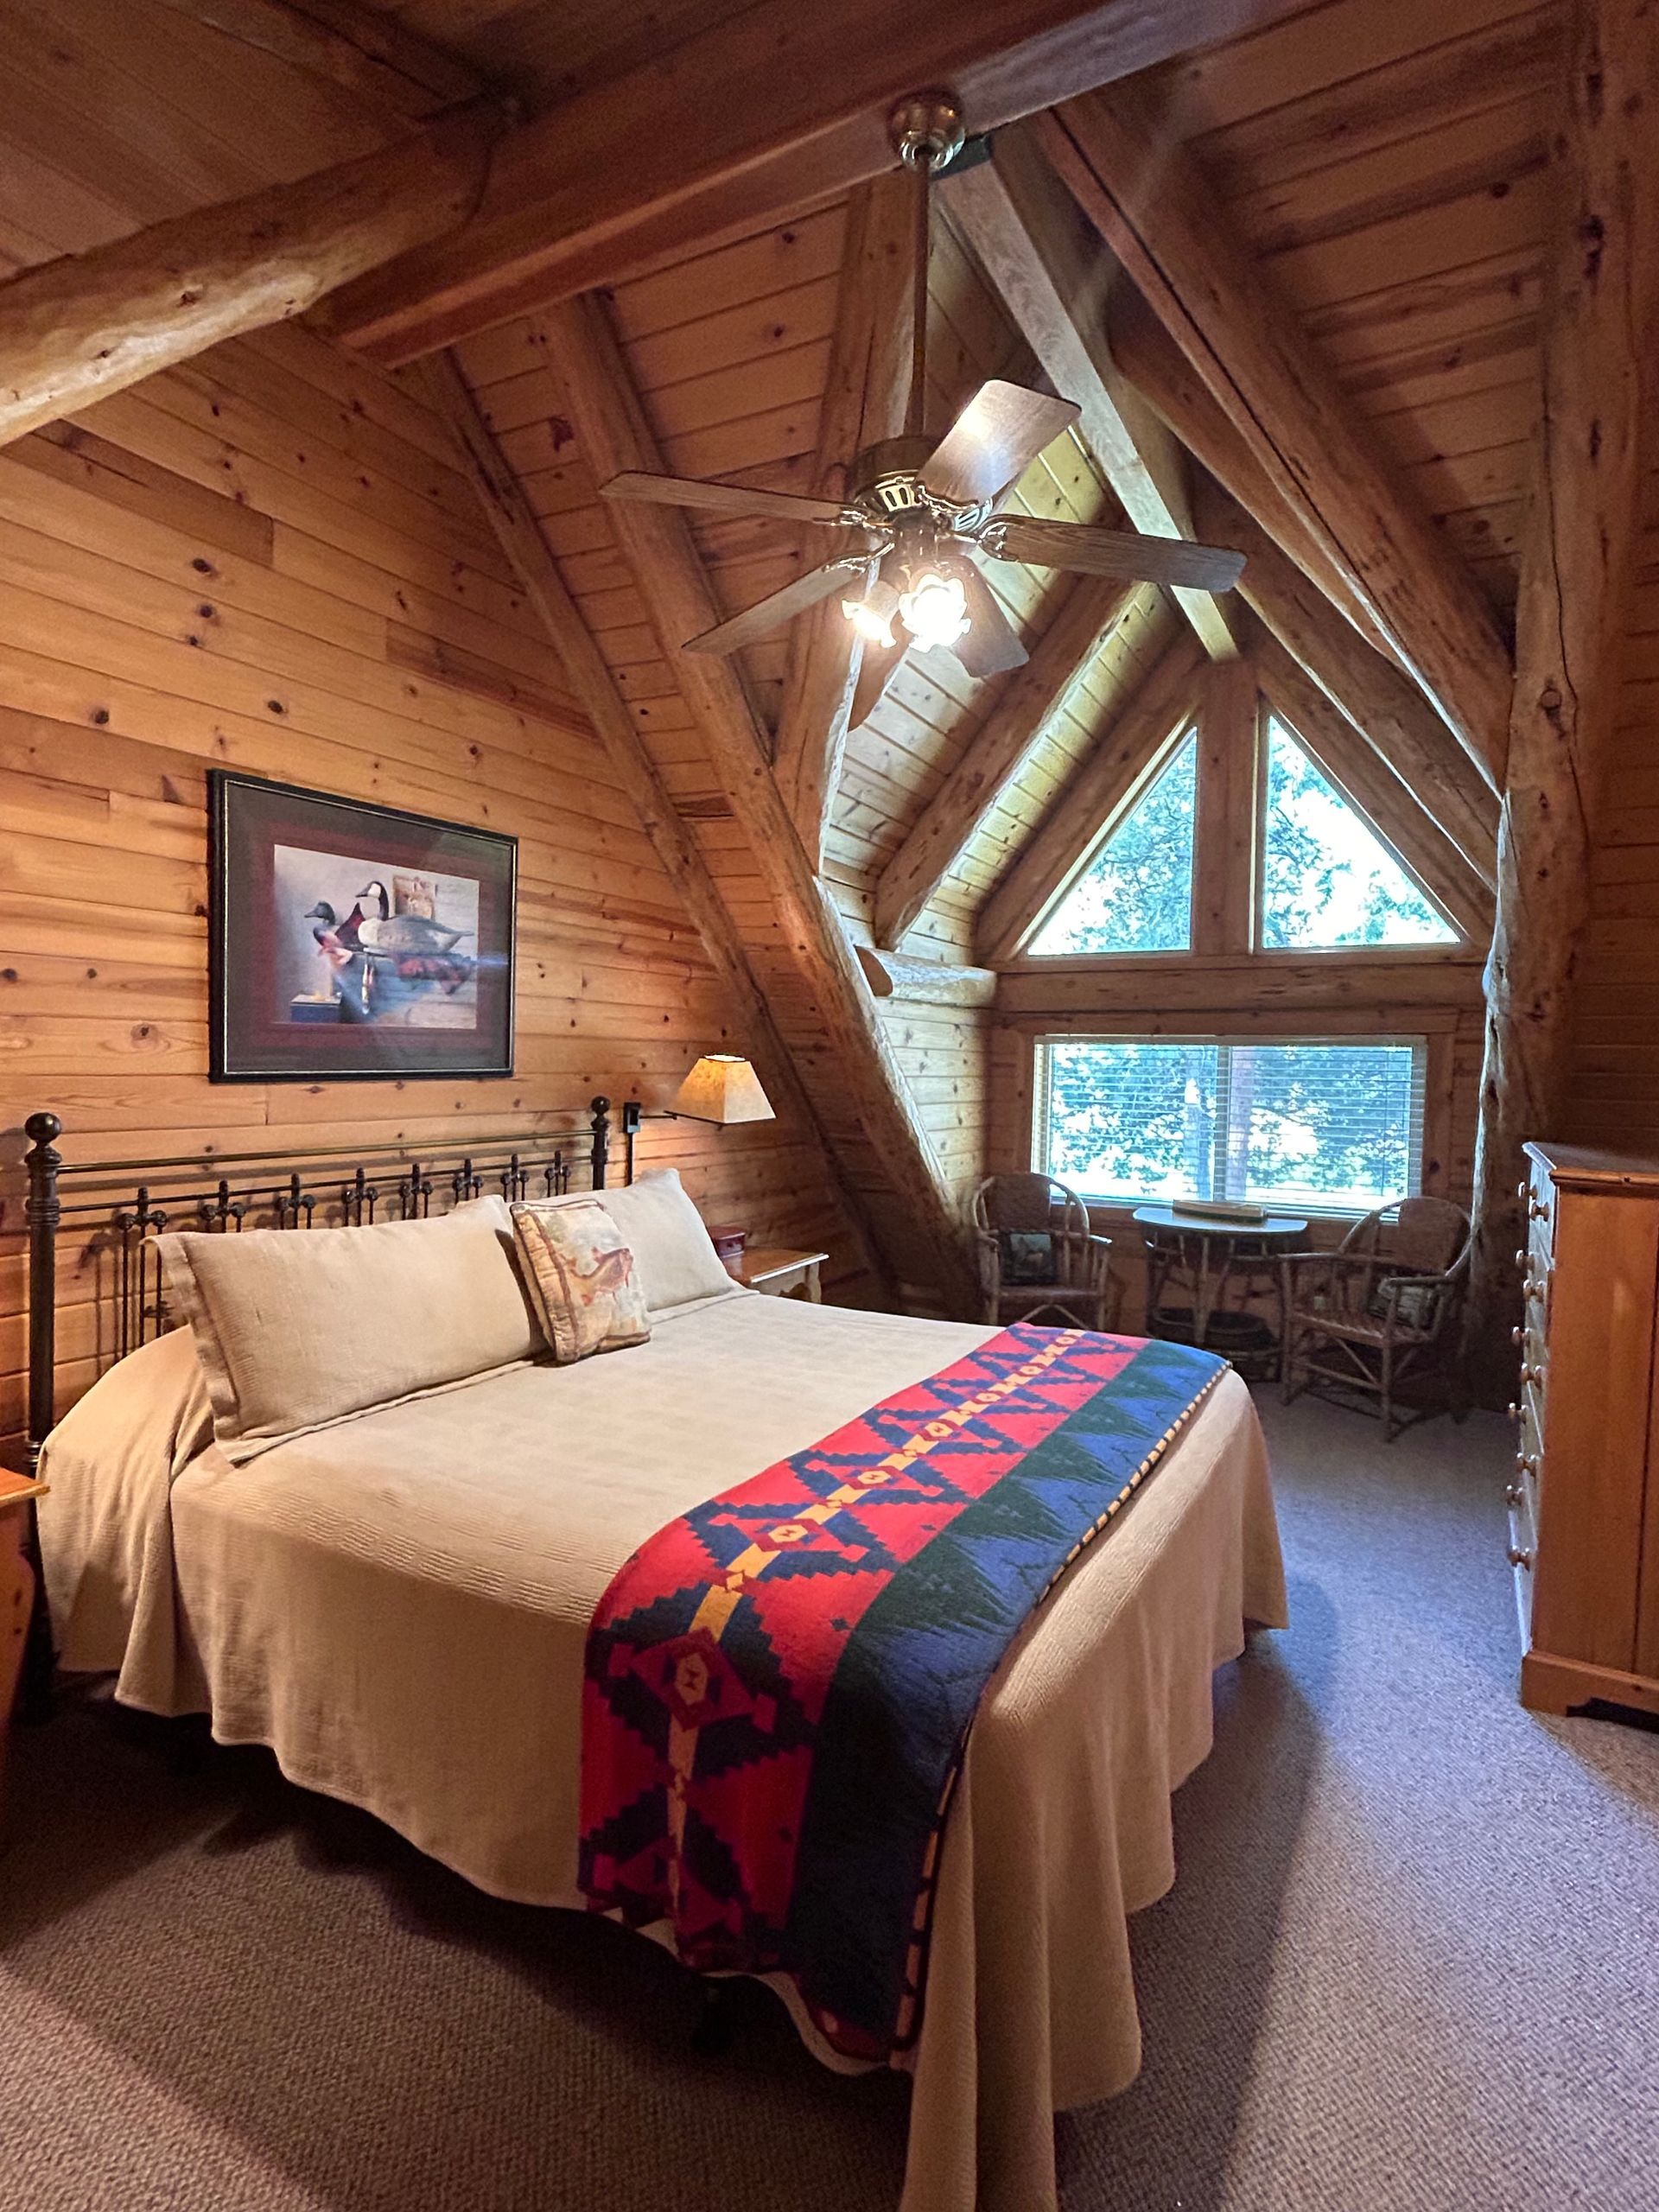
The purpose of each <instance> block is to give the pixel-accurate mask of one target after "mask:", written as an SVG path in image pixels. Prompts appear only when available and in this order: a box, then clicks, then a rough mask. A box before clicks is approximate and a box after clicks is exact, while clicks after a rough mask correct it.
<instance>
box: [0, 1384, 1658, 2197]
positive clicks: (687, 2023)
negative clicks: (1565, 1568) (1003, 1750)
mask: <svg viewBox="0 0 1659 2212" xmlns="http://www.w3.org/2000/svg"><path fill="white" fill-rule="evenodd" d="M1262 1411H1263V1414H1264V1417H1265V1419H1266V1420H1267V1421H1268V1426H1269V1430H1270V1433H1271V1437H1272V1441H1273V1446H1274V1464H1275V1467H1276V1470H1277V1477H1278V1482H1279V1489H1280V1497H1281V1511H1282V1515H1283V1522H1284V1529H1285V1535H1286V1540H1287V1551H1288V1554H1289V1558H1290V1562H1291V1567H1292V1572H1293V1578H1294V1580H1293V1591H1292V1605H1293V1608H1294V1628H1293V1630H1291V1632H1290V1634H1289V1635H1288V1636H1287V1637H1279V1638H1272V1639H1268V1640H1266V1641H1265V1642H1264V1643H1263V1644H1262V1646H1261V1648H1260V1649H1257V1650H1256V1651H1255V1653H1254V1654H1253V1655H1252V1656H1250V1657H1249V1659H1247V1660H1246V1661H1245V1662H1243V1664H1242V1665H1241V1666H1240V1667H1238V1668H1236V1669H1228V1670H1226V1672H1225V1674H1224V1675H1223V1676H1222V1678H1221V1680H1220V1683H1219V1689H1218V1701H1219V1738H1218V1742H1217V1751H1216V1752H1215V1754H1214V1756H1213V1757H1212V1758H1211V1761H1210V1762H1209V1764H1208V1765H1207V1766H1206V1767H1205V1768H1204V1769H1203V1770H1201V1771H1200V1773H1199V1774H1198V1777H1196V1778H1195V1779H1194V1781H1193V1782H1192V1783H1189V1785H1188V1786H1187V1788H1186V1789H1185V1790H1184V1791H1183V1792H1182V1793H1181V1796H1180V1797H1179V1800H1178V1812H1179V1834H1180V1862H1181V1875H1180V1879H1179V1883H1178V1885H1177V1888H1176V1891H1175V1892H1174V1894H1173V1896H1172V1897H1169V1898H1168V1899H1166V1901H1165V1903H1164V1904H1161V1905H1160V1906H1158V1907H1157V1908H1156V1909H1155V1910H1154V1911H1152V1912H1150V1913H1148V1914H1147V1915H1145V1916H1143V1917H1142V1918H1141V1920H1140V1921H1138V1922H1137V1923H1136V1947H1135V1948H1136V1955H1137V1972H1138V1974H1139V1978H1140V1982H1141V1996H1142V2012H1143V2016H1144V2018H1145V2021H1146V2026H1147V2069H1146V2072H1145V2074H1144V2075H1143V2076H1142V2078H1141V2082H1139V2083H1138V2084H1137V2085H1136V2086H1135V2088H1134V2089H1133V2090H1132V2091H1131V2092H1130V2093H1129V2094H1128V2095H1127V2096H1126V2097H1123V2098H1122V2099H1120V2100H1118V2101H1116V2103H1114V2104H1111V2105H1107V2106H1102V2107H1098V2108H1096V2109H1095V2110H1092V2111H1090V2112H1088V2113H1082V2114H1077V2115H1074V2116H1071V2117H1070V2118H1068V2119H1067V2120H1065V2121H1063V2122H1062V2125H1061V2133H1060V2151H1061V2171H1062V2174H1063V2177H1064V2187H1065V2206H1066V2212H1109V2208H1110V2212H1120V2209H1121V2212H1128V2208H1135V2212H1357V2208H1368V2209H1369V2208H1372V2207H1376V2208H1378V2209H1379V2212H1382V2208H1389V2212H1394V2209H1395V2208H1401V2209H1402V2212H1418V2208H1423V2209H1424V2212H1485V2208H1488V2207H1490V2208H1493V2212H1497V2208H1500V2207H1502V2208H1503V2209H1504V2212H1562V2209H1563V2208H1569V2207H1571V2208H1580V2207H1582V2208H1588V2212H1646V2208H1653V2207H1655V2206H1659V1734H1656V1733H1654V1732H1644V1731H1643V1730H1640V1729H1636V1728H1629V1727H1624V1726H1614V1725H1610V1724H1607V1723H1605V1722H1600V1721H1594V1720H1577V1721H1572V1722H1563V1723H1556V1722H1544V1721H1540V1720H1538V1719H1534V1718H1533V1717H1531V1716H1530V1715H1529V1714H1526V1713H1522V1712H1521V1710H1520V1709H1519V1707H1517V1706H1516V1704H1515V1702H1514V1674H1515V1640H1514V1622H1513V1616H1512V1611H1511V1600H1510V1580H1509V1570H1508V1568H1507V1567H1506V1566H1505V1564H1504V1562H1503V1541H1504V1539H1503V1516H1502V1513H1501V1510H1500V1507H1499V1504H1498V1497H1499V1492H1500V1486H1501V1481H1502V1470H1503V1461H1504V1457H1505V1454H1506V1452H1507V1450H1508V1449H1509V1446H1508V1440H1507V1431H1506V1430H1505V1429H1504V1427H1503V1425H1502V1424H1501V1423H1499V1422H1497V1421H1493V1420H1476V1421H1471V1422H1470V1424H1469V1425H1468V1426H1467V1427H1465V1428H1464V1429H1461V1430H1459V1429H1454V1428H1453V1427H1451V1426H1450V1425H1449V1424H1448V1423H1446V1422H1444V1421H1441V1422H1436V1423H1434V1424H1433V1425H1431V1426H1430V1427H1426V1428H1423V1429H1421V1430H1419V1431H1417V1432H1416V1433H1414V1435H1412V1436H1410V1437H1408V1438H1407V1439H1406V1440H1404V1441H1403V1442H1402V1443H1401V1444H1399V1445H1397V1446H1395V1447H1394V1448H1393V1449H1392V1450H1390V1451H1387V1452H1384V1451H1383V1449H1382V1448H1381V1447H1380V1446H1378V1445H1377V1444H1376V1437H1375V1431H1374V1429H1373V1428H1372V1427H1370V1425H1369V1424H1368V1423H1365V1422H1363V1421H1360V1420H1358V1419H1357V1418H1355V1417H1354V1416H1351V1415H1348V1414H1341V1413H1338V1412H1336V1411H1334V1410H1331V1409H1327V1408H1321V1407H1319V1406H1317V1405H1308V1404H1302V1405H1298V1406H1297V1407H1294V1408H1291V1409H1290V1410H1289V1411H1288V1412H1285V1411H1283V1410H1281V1408H1279V1407H1278V1406H1277V1405H1276V1403H1275V1402H1274V1400H1273V1398H1272V1397H1271V1396H1269V1395H1266V1394H1263V1395H1262ZM178 1735H179V1732H178V1731H176V1730H169V1729H165V1728H162V1727H159V1726H149V1725H146V1724H143V1723H142V1722H139V1721H137V1720H136V1719H132V1718H131V1717H124V1716H121V1715H118V1714H114V1713H111V1712H109V1711H108V1710H107V1709H98V1708H88V1709H81V1710H76V1711H71V1712H68V1713H65V1714H64V1715H62V1716H61V1717H60V1719H57V1720H56V1721H54V1723H53V1724H52V1725H51V1726H48V1727H47V1728H45V1729H43V1730H38V1731H25V1732H22V1733H21V1734H20V1735H19V1737H18V1738H17V1739H16V1751H17V1756H16V1775H15V1792H14V1796H15V1817H14V1827H15V1829H16V1841H15V1842H14V1844H13V1847H12V1848H11V1850H10V1853H9V1854H8V1855H7V1856H6V1857H5V1858H4V1859H0V1945H3V1948H0V2205H3V2206H5V2207H8V2208H14V2207H15V2208H17V2209H18V2212H23V2208H28V2212H72V2209H73V2212H105V2208H109V2212H151V2209H152V2208H154V2209H155V2212H161V2208H163V2207H164V2208H167V2212H301V2208H307V2212H451V2209H452V2208H454V2212H460V2209H461V2208H467V2212H472V2208H480V2212H531V2208H534V2212H567V2208H568V2212H668V2208H674V2212H681V2209H682V2208H683V2209H684V2212H716V2208H718V2212H734V2208H747V2207H759V2206H761V2205H765V2206H766V2208H767V2212H824V2208H826V2207H834V2208H836V2212H891V2208H892V2207H893V2204H894V2203H895V2202H896V2198H897V2192H898V2185H899V2172H900V2161H901V2157H902V2151H903V2133H904V2116H905V2094H904V2088H903V2085H902V2084H901V2083H900V2082H898V2081H896V2080H894V2079H892V2078H887V2077H882V2078H876V2079H873V2080H866V2081H863V2082H843V2081H839V2080H836V2079H835V2078H834V2077H832V2076H830V2075H826V2074H824V2073H823V2072H821V2071H820V2070H819V2069H817V2067H816V2066H815V2065H814V2064H813V2063H811V2061H810V2060H809V2059H808V2058H807V2057H806V2056H805V2055H804V2053H803V2052H802V2051H801V2050H800V2048H799V2046H798V2044H796V2042H795V2040H794V2038H793V2036H792V2034H791V2031H790V2030H789V2029H788V2027H787V2025H786V2024H785V2022H784V2020H783V2018H782V2016H781V2014H780V2013H779V2012H778V2011H777V2009H776V2008H775V2007H774V2006H773V2005H772V2003H771V2000H770V1999H767V1998H766V1996H765V1995H764V1993H760V1992H758V1991H752V1992H748V1993H746V1994H745V1997H744V1999H743V2002H742V2004H741V2008H740V2013H739V2019H738V2032H737V2036H736V2040H735V2043H734V2046H733V2048H732V2049H731V2050H729V2051H728V2052H727V2053H726V2054H725V2055H724V2056H721V2057H719V2058H708V2057H703V2056H698V2055H697V2053H696V2050H694V2049H693V2048H692V2045H691V2030H692V2027H693V2024H694V2022H695V2020H696V2012H697V1999H696V1992H695V1990H694V1988H693V1987H692V1986H691V1985H690V1982H689V1980H686V1979H685V1978H683V1977H682V1976H681V1975H680V1974H679V1973H678V1971H677V1969H676V1968H675V1967H673V1966H672V1964H671V1962H670V1961H667V1960H666V1959H664V1958H662V1957H659V1956H658V1955H657V1954H655V1953H654V1952H653V1951H652V1950H651V1949H650V1948H648V1947H646V1946H645V1945H643V1944H639V1943H637V1942H632V1941H630V1940H628V1939H627V1938H626V1937H624V1936H620V1935H619V1934H617V1933H615V1932H614V1931H613V1930H611V1929H608V1928H606V1927H603V1926H594V1925H588V1924H586V1923H582V1921H580V1920H577V1919H575V1918H574V1917H571V1916H563V1915H559V1914H538V1913H534V1912H528V1911H524V1910H517V1909H513V1908H510V1907H506V1906H500V1905H497V1904H492V1903H491V1902H489V1901H488V1900H487V1899H484V1898H481V1897H478V1896H477V1895H475V1894H474V1893H473V1892H472V1891H468V1890H467V1888H466V1887H465V1885H462V1884H461V1883H460V1882H458V1881H456V1880H454V1879H453V1878H451V1877H449V1876H448V1875H446V1874H445V1873H443V1872H442V1870H440V1869H438V1868H436V1867H435V1866H431V1865H429V1863H427V1862H425V1861H423V1860H422V1859H419V1858H417V1857H416V1854H414V1853H412V1852H410V1850H408V1849H407V1848H406V1847H404V1845H402V1844H401V1843H400V1842H398V1841H397V1839H396V1838H394V1837H392V1836H391V1835H389V1834H387V1833H386V1831H385V1830H384V1829H382V1828H380V1827H378V1826H377V1825H376V1823H375V1822H373V1821H371V1820H368V1819H367V1818H365V1817H364V1816H362V1815H359V1814H356V1813H353V1812H351V1811H348V1810H346V1809H344V1808H339V1807H334V1806H331V1805H328V1804H327V1803H325V1802H321V1801H319V1800H317V1799H315V1798H310V1797H308V1796H304V1795H303V1794H302V1793H301V1792H299V1791H296V1790H293V1789H289V1788H288V1787H287V1786H286V1785H285V1784H284V1783H282V1781H281V1780H280V1778H279V1777H277V1775H276V1774H275V1772H274V1770H273V1769H272V1767H271V1765H270V1762H269V1761H268V1760H267V1759H266V1758H264V1755H263V1754H259V1753H245V1752H229V1751H214V1752H211V1753H209V1754H208V1755H207V1756H206V1757H205V1758H200V1757H198V1758H192V1757H190V1756H189V1753H188V1747H187V1746H182V1745H181V1744H180V1743H179V1741H178Z"/></svg>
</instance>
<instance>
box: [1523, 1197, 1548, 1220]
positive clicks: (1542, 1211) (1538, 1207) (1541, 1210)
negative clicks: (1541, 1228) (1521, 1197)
mask: <svg viewBox="0 0 1659 2212" xmlns="http://www.w3.org/2000/svg"><path fill="white" fill-rule="evenodd" d="M1527 1219H1528V1220H1529V1221H1548V1219H1549V1208H1548V1206H1547V1205H1542V1204H1541V1202H1540V1201H1539V1200H1538V1199H1537V1198H1533V1199H1531V1200H1529V1203H1528V1205H1527Z"/></svg>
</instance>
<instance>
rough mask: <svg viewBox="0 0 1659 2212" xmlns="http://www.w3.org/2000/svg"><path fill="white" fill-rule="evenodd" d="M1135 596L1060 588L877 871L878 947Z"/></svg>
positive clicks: (913, 912) (958, 853)
mask: <svg viewBox="0 0 1659 2212" xmlns="http://www.w3.org/2000/svg"><path fill="white" fill-rule="evenodd" d="M1140 589H1141V587H1140V586H1139V585H1136V584H1134V583H1126V582H1122V580H1121V579H1118V578H1109V577H1095V576H1079V577H1078V578H1077V580H1076V581H1075V582H1073V583H1071V584H1070V585H1069V586H1068V587H1067V588H1066V590H1065V596H1064V598H1063V599H1062V601H1061V603H1060V607H1059V610H1058V613H1056V614H1055V616H1054V617H1053V620H1052V621H1051V622H1050V624H1049V626H1048V627H1047V629H1046V630H1045V631H1044V632H1043V634H1042V636H1041V638H1039V639H1038V641H1037V643H1036V645H1035V646H1034V647H1033V649H1032V654H1031V658H1030V659H1029V660H1028V661H1027V663H1026V664H1025V665H1024V667H1023V668H1017V669H1015V670H1014V671H1013V673H1012V674H1011V675H1009V676H1008V677H1006V678H1005V679H1004V682H1003V684H1002V688H1001V690H1000V692H999V693H998V694H997V696H996V699H995V703H994V704H993V706H992V707H991V709H990V711H989V713H988V715H986V717H985V719H984V721H982V723H981V724H980V727H979V728H978V729H977V730H976V731H975V733H974V734H973V735H972V736H971V737H970V738H969V741H968V743H967V745H966V747H964V748H963V753H962V754H961V756H960V758H959V759H958V760H957V762H956V764H955V766H953V767H952V768H951V770H950V773H949V774H948V775H947V776H946V778H945V779H944V783H943V784H942V785H940V787H939V789H938V791H936V792H935V793H934V795H933V797H932V798H931V800H929V802H928V803H927V804H926V805H925V806H924V807H923V809H922V810H921V812H920V814H919V815H918V817H917V818H916V820H915V821H914V822H913V823H912V824H911V827H910V829H909V831H908V832H907V834H906V837H905V839H904V842H903V843H902V844H901V845H900V846H899V849H898V851H897V852H896V853H895V854H894V855H893V858H892V859H891V860H890V861H888V863H887V867H886V868H883V870H882V871H881V874H880V878H879V879H878V880H877V882H876V886H875V897H874V917H873V924H872V926H873V931H874V937H875V941H876V943H877V944H878V945H880V946H881V947H882V948H883V949H884V950H888V951H892V950H895V949H896V948H897V947H898V946H899V944H902V942H903V940H904V938H905V937H906V934H907V932H908V931H910V930H911V929H912V927H913V926H914V925H915V924H916V922H917V920H918V918H919V917H920V915H921V912H922V910H923V908H924V907H925V906H926V905H927V903H928V901H929V900H930V899H931V898H932V897H933V896H934V894H935V893H936V892H937V891H938V888H939V887H940V885H941V884H942V883H943V882H944V880H945V878H946V877H947V876H948V875H949V874H950V871H951V869H952V868H955V866H956V864H957V861H959V860H960V859H961V857H962V855H963V853H964V852H966V850H967V849H968V847H969V843H970V842H972V839H973V836H974V833H975V832H976V830H977V829H979V828H980V827H981V826H982V823H984V822H985V820H986V818H987V817H988V815H989V814H990V812H991V810H992V809H993V808H994V807H995V804H996V803H997V801H998V799H999V798H1001V795H1002V793H1003V792H1004V791H1006V790H1007V786H1008V784H1009V783H1010V782H1011V780H1012V779H1013V778H1014V776H1016V775H1017V774H1018V773H1019V771H1020V766H1021V764H1022V763H1023V762H1024V761H1025V760H1027V759H1028V758H1029V757H1030V754H1031V752H1032V749H1033V747H1035V746H1036V745H1037V744H1038V743H1039V742H1040V741H1041V739H1042V737H1043V736H1044V734H1045V733H1046V731H1047V730H1048V728H1050V726H1051V725H1052V722H1053V721H1054V720H1055V717H1056V716H1057V715H1059V714H1060V713H1061V712H1062V710H1063V709H1064V708H1065V703H1066V701H1067V700H1068V699H1069V698H1070V696H1071V693H1072V691H1073V690H1075V688H1076V686H1077V683H1078V682H1079V681H1080V680H1081V678H1082V677H1083V676H1084V673H1085V671H1087V670H1088V668H1089V667H1090V664H1091V663H1092V662H1093V660H1094V658H1095V656H1096V653H1097V652H1099V651H1100V649H1101V647H1102V646H1103V645H1104V644H1105V643H1106V641H1107V639H1109V637H1110V636H1111V635H1112V633H1113V632H1114V631H1115V630H1116V627H1117V626H1118V624H1119V623H1120V622H1121V621H1122V619H1123V616H1124V614H1125V613H1127V612H1128V608H1129V607H1131V606H1132V605H1133V604H1134V603H1135V600H1136V597H1137V594H1138V593H1139V591H1140Z"/></svg>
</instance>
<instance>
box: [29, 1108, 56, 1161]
mask: <svg viewBox="0 0 1659 2212" xmlns="http://www.w3.org/2000/svg"><path fill="white" fill-rule="evenodd" d="M23 1135H25V1136H26V1137H27V1138H28V1139H29V1142H30V1143H31V1144H32V1145H34V1146H35V1148H36V1149H37V1150H38V1151H41V1152H44V1151H46V1150H48V1147H51V1146H52V1145H54V1144H55V1143H56V1142H57V1141H58V1139H59V1138H60V1136H61V1135H63V1123H62V1122H60V1120H59V1119H58V1117H57V1116H56V1115H55V1114H31V1115H30V1116H29V1119H28V1120H27V1121H26V1122H24V1123H23Z"/></svg>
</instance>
